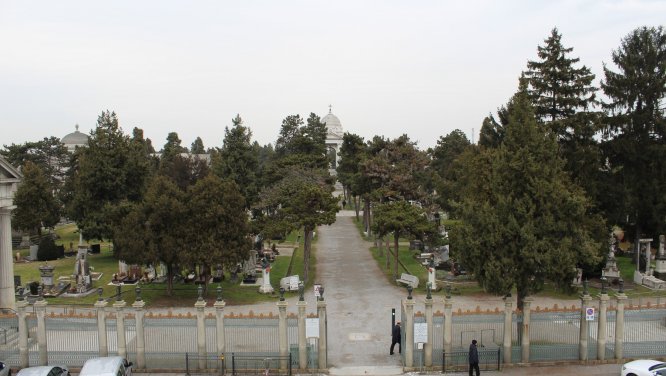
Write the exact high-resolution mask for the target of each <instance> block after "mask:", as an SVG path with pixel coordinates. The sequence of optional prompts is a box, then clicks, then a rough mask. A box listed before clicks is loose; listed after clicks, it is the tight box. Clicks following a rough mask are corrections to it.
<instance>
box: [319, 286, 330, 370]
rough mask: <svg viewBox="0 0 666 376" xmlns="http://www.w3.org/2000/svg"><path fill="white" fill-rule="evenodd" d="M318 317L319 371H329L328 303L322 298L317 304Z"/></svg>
mask: <svg viewBox="0 0 666 376" xmlns="http://www.w3.org/2000/svg"><path fill="white" fill-rule="evenodd" d="M317 316H318V317H319V348H318V349H317V351H318V352H319V358H318V361H319V369H327V368H328V364H327V361H328V360H327V359H328V354H327V352H328V338H327V337H326V335H327V332H328V330H326V328H327V326H328V323H327V321H326V320H327V319H326V302H325V301H324V298H323V296H322V298H321V299H319V301H318V302H317Z"/></svg>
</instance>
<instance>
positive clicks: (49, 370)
mask: <svg viewBox="0 0 666 376" xmlns="http://www.w3.org/2000/svg"><path fill="white" fill-rule="evenodd" d="M16 376H69V369H67V367H65V366H38V367H27V368H23V369H22V370H20V371H18V373H17V374H16Z"/></svg>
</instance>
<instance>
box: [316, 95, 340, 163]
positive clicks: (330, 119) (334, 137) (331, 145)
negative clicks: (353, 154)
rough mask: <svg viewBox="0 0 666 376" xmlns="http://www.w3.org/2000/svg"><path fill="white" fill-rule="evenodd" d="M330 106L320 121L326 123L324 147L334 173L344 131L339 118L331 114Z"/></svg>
mask: <svg viewBox="0 0 666 376" xmlns="http://www.w3.org/2000/svg"><path fill="white" fill-rule="evenodd" d="M331 107H332V106H328V114H327V115H326V116H324V118H323V119H321V122H322V123H325V124H326V149H327V150H328V156H329V158H330V161H331V162H330V163H331V164H330V170H331V174H333V175H335V169H336V168H337V166H338V161H339V160H340V156H339V154H340V146H342V136H343V135H344V132H343V131H342V123H340V119H338V117H337V116H335V115H333V113H332V112H331Z"/></svg>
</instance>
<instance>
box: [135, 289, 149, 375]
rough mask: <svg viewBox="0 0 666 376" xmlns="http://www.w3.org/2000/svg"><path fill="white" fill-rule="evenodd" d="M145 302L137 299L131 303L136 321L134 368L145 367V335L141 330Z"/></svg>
mask: <svg viewBox="0 0 666 376" xmlns="http://www.w3.org/2000/svg"><path fill="white" fill-rule="evenodd" d="M145 305H146V302H144V301H143V300H137V301H135V302H134V304H132V307H133V308H134V315H135V316H134V317H135V320H136V321H135V322H136V368H138V369H145V368H146V337H145V335H144V331H143V314H144V313H145V311H144V309H143V308H144V307H145Z"/></svg>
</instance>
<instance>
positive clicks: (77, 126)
mask: <svg viewBox="0 0 666 376" xmlns="http://www.w3.org/2000/svg"><path fill="white" fill-rule="evenodd" d="M74 128H76V131H77V132H78V131H79V125H78V124H76V125H75V126H74Z"/></svg>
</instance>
